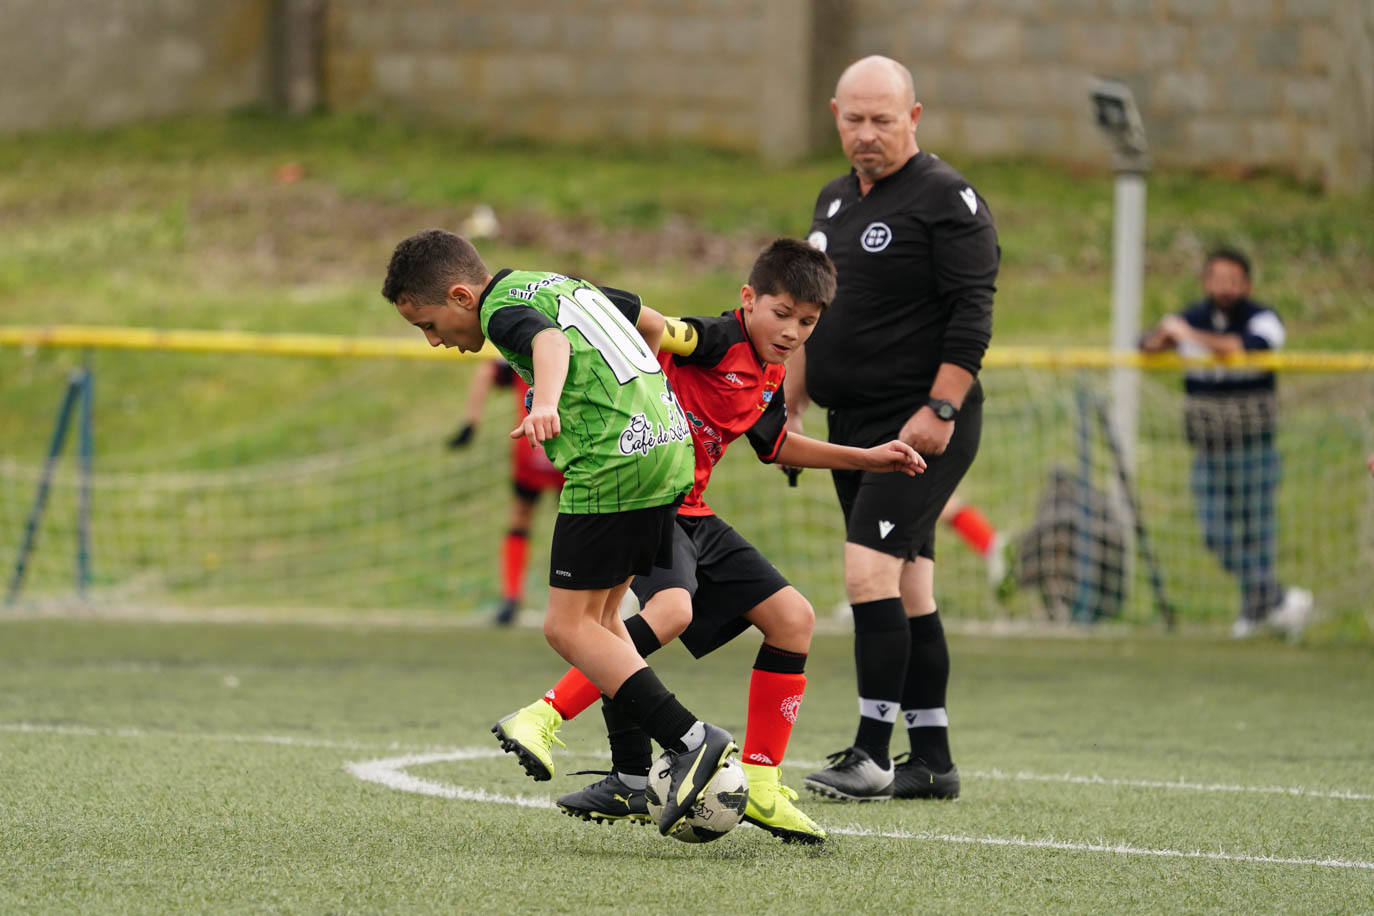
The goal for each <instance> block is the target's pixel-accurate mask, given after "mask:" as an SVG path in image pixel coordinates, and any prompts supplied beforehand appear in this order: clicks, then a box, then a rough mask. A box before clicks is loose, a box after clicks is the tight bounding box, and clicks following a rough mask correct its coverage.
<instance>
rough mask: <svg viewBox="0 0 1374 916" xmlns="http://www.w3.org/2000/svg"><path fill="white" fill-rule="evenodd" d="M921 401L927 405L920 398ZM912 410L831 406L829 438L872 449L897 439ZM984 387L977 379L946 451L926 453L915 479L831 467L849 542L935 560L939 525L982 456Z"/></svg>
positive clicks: (897, 553)
mask: <svg viewBox="0 0 1374 916" xmlns="http://www.w3.org/2000/svg"><path fill="white" fill-rule="evenodd" d="M918 403H925V398H921V399H920V400H919V401H918ZM913 412H914V411H909V410H906V409H905V408H903V410H902V411H901V412H893V411H891V410H883V411H881V412H879V411H874V410H831V411H830V412H829V413H828V419H829V422H830V441H831V442H834V443H836V444H837V445H853V446H857V447H859V448H871V447H872V446H875V445H881V444H882V443H884V442H890V441H891V440H893V439H895V438H897V433H898V432H900V431H901V428H902V425H903V424H904V423H906V421H907V420H908V419H909V418H910V417H911V414H912V413H913ZM982 434H983V390H982V388H981V387H979V385H978V383H977V382H975V383H974V385H973V387H972V388H970V389H969V393H968V396H967V397H966V398H964V404H963V406H962V407H961V408H960V410H959V418H958V419H957V420H955V421H954V435H953V436H951V437H950V441H949V445H948V446H946V448H945V451H944V453H943V454H940V455H926V454H922V456H921V457H923V458H925V460H926V471H925V473H924V474H917V475H916V476H915V477H908V476H906V475H905V474H875V473H872V472H870V471H831V472H830V474H831V477H832V478H833V479H834V481H835V494H836V495H837V496H838V497H839V498H840V509H841V510H842V511H843V512H844V523H845V540H846V541H848V542H851V543H854V544H859V545H861V546H864V547H871V548H873V549H874V550H877V551H881V552H882V553H886V554H890V555H891V556H894V557H901V558H902V559H904V560H912V559H915V558H916V557H918V556H919V557H925V558H926V559H928V560H934V559H935V523H936V521H937V520H938V519H939V518H940V510H941V509H943V508H944V507H945V503H946V502H948V501H949V498H950V496H952V495H953V494H954V489H955V487H957V486H959V481H960V480H962V479H963V477H964V474H965V473H966V472H967V471H968V469H969V466H970V465H971V464H973V459H974V457H975V456H976V455H977V454H978V440H979V439H980V438H981V437H982Z"/></svg>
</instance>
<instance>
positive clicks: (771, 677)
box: [740, 668, 806, 767]
mask: <svg viewBox="0 0 1374 916" xmlns="http://www.w3.org/2000/svg"><path fill="white" fill-rule="evenodd" d="M805 690H806V675H804V674H779V673H778V672H776V671H762V670H760V669H758V668H755V669H754V673H753V675H752V676H751V677H750V678H749V723H748V724H747V725H746V726H745V729H744V753H743V754H742V755H741V756H740V761H741V762H743V763H754V764H761V765H763V766H770V767H775V766H777V765H778V764H780V763H782V758H783V755H784V754H786V753H787V739H789V738H791V737H792V726H793V725H794V724H796V721H797V710H798V709H800V708H801V701H802V693H803V692H804V691H805Z"/></svg>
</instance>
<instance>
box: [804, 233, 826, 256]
mask: <svg viewBox="0 0 1374 916" xmlns="http://www.w3.org/2000/svg"><path fill="white" fill-rule="evenodd" d="M806 244H808V245H810V246H811V247H812V248H814V249H816V250H817V251H821V252H823V251H825V249H826V246H827V245H828V244H829V240H828V239H826V237H825V233H824V232H822V231H820V230H819V229H817V230H816V231H815V232H813V233H811V234H810V235H808V236H807V237H806Z"/></svg>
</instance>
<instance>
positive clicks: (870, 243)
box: [859, 223, 892, 252]
mask: <svg viewBox="0 0 1374 916" xmlns="http://www.w3.org/2000/svg"><path fill="white" fill-rule="evenodd" d="M891 243H892V230H891V229H889V228H888V225H887V223H869V224H868V225H867V226H865V227H864V231H863V235H861V236H859V244H860V245H862V246H864V251H872V252H878V251H882V250H883V249H884V248H886V247H887V246H888V245H890V244H891Z"/></svg>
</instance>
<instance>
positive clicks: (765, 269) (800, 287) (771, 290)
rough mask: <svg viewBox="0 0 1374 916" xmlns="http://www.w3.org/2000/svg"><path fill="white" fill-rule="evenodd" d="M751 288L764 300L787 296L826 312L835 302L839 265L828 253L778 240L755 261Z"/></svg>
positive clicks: (802, 243) (750, 280)
mask: <svg viewBox="0 0 1374 916" xmlns="http://www.w3.org/2000/svg"><path fill="white" fill-rule="evenodd" d="M749 285H750V286H752V287H753V288H754V292H755V293H756V294H758V295H760V296H777V295H779V294H781V293H787V294H788V295H789V296H791V297H792V299H793V300H794V301H796V302H799V303H800V302H814V303H815V304H816V305H819V306H820V307H821V308H822V309H824V308H826V307H827V306H828V305H830V302H831V300H832V299H834V298H835V265H834V264H832V263H830V258H829V257H827V256H826V253H825V252H824V251H821V250H820V249H818V248H813V247H811V246H810V245H809V244H807V243H806V242H802V241H799V240H797V239H788V238H782V239H776V240H774V242H773V243H772V244H771V245H769V246H768V247H767V248H765V249H763V252H762V253H761V254H760V255H759V256H758V257H757V258H756V259H755V260H754V266H753V268H751V269H750V271H749Z"/></svg>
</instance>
